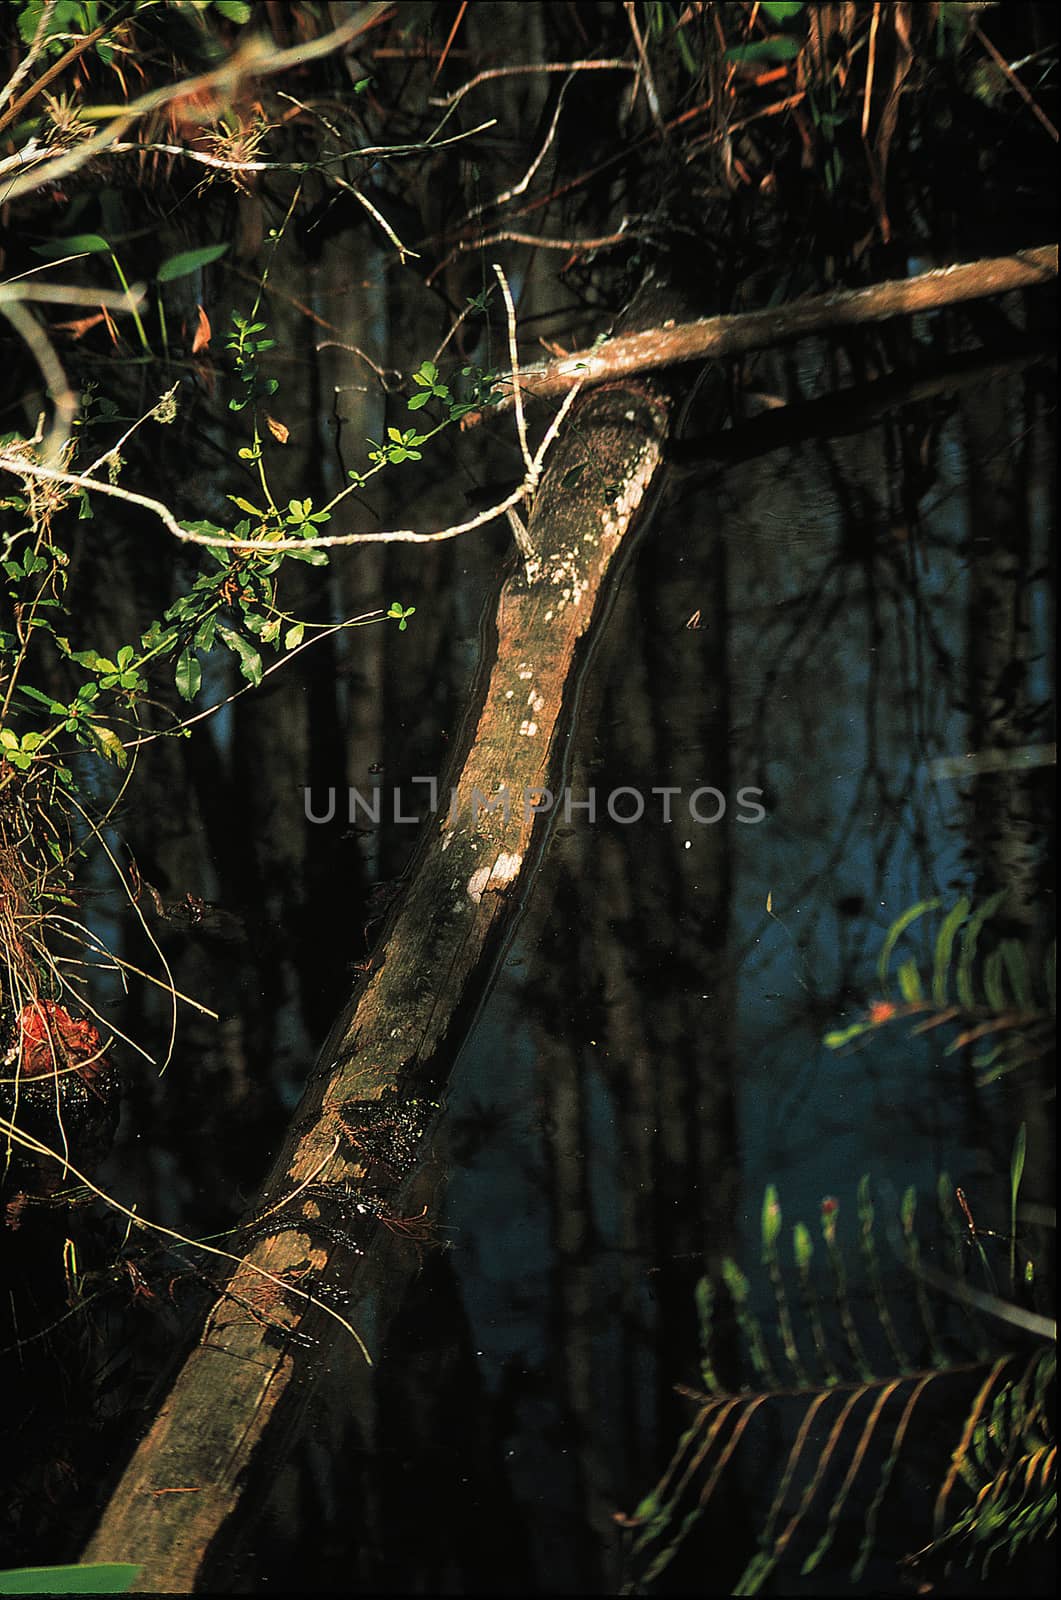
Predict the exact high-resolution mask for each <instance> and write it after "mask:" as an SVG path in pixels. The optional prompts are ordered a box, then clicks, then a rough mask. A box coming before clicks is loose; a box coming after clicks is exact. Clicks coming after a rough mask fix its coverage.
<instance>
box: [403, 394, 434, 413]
mask: <svg viewBox="0 0 1061 1600" xmlns="http://www.w3.org/2000/svg"><path fill="white" fill-rule="evenodd" d="M430 398H431V391H430V389H421V391H420V393H419V394H414V395H413V397H412V399H411V400H407V401H406V402H405V403H406V405H407V406H408V408H409V410H410V411H419V410H420V408H421V406H426V405H427V402H428V401H429V400H430Z"/></svg>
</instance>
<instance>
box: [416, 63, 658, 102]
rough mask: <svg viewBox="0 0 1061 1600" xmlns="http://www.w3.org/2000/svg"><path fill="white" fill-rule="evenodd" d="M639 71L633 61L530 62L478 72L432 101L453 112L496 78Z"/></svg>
mask: <svg viewBox="0 0 1061 1600" xmlns="http://www.w3.org/2000/svg"><path fill="white" fill-rule="evenodd" d="M638 70H639V69H638V67H637V66H636V64H635V63H634V62H632V61H614V60H607V61H528V62H526V63H525V64H524V65H522V66H517V67H489V68H488V69H487V70H486V71H485V72H477V73H476V74H475V77H474V78H469V79H468V82H467V83H466V84H464V85H463V87H462V88H460V89H456V90H455V91H454V92H453V94H448V95H445V96H443V97H441V98H435V99H432V101H431V104H432V105H433V106H445V107H446V108H447V110H450V111H452V109H453V107H454V106H455V105H459V103H460V102H461V101H462V100H463V99H464V96H465V95H466V94H469V93H470V92H471V90H472V89H477V88H478V87H479V85H480V84H481V83H490V82H492V81H493V80H494V79H495V78H515V77H520V76H521V75H522V76H528V75H530V74H533V73H549V72H637V71H638Z"/></svg>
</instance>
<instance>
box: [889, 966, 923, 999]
mask: <svg viewBox="0 0 1061 1600" xmlns="http://www.w3.org/2000/svg"><path fill="white" fill-rule="evenodd" d="M895 976H896V977H897V978H898V980H899V993H900V994H901V995H902V997H903V999H904V1000H905V1001H906V1003H907V1005H908V1006H916V1005H919V1004H920V1002H921V1001H922V1000H923V999H924V995H923V993H922V990H921V976H920V974H919V972H918V970H917V962H916V961H913V960H911V961H904V962H903V964H902V966H901V967H900V968H899V970H898V972H897V973H896V975H895Z"/></svg>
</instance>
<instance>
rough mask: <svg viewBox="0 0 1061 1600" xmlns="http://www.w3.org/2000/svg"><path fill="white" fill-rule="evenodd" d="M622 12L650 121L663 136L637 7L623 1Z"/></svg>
mask: <svg viewBox="0 0 1061 1600" xmlns="http://www.w3.org/2000/svg"><path fill="white" fill-rule="evenodd" d="M623 10H624V11H625V12H626V20H627V22H628V24H629V26H630V32H631V34H632V35H633V40H634V48H635V49H636V51H637V57H638V60H639V61H640V63H641V70H640V72H639V73H638V77H639V78H640V81H641V82H642V83H643V84H644V86H645V99H646V100H647V101H648V109H649V111H650V112H651V113H652V120H653V122H654V123H655V124H656V129H657V132H659V133H660V134H662V135H664V136H665V134H666V129H665V128H664V126H663V115H662V112H661V111H660V109H659V95H658V94H657V93H656V84H655V80H654V78H653V76H652V68H651V67H650V66H649V62H648V52H647V51H646V49H645V41H644V39H643V38H642V37H641V29H640V27H639V26H638V21H637V7H636V5H635V4H634V0H623ZM635 94H636V91H635Z"/></svg>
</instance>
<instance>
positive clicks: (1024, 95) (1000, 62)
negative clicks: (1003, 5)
mask: <svg viewBox="0 0 1061 1600" xmlns="http://www.w3.org/2000/svg"><path fill="white" fill-rule="evenodd" d="M972 32H973V33H975V34H976V37H977V38H978V39H979V40H980V43H981V44H982V45H983V47H984V49H985V50H986V51H987V53H988V55H989V56H990V57H991V59H992V61H993V62H994V63H995V66H996V67H997V68H998V70H999V71H1000V72H1001V73H1003V74H1004V75H1005V77H1007V78H1008V79H1009V81H1010V83H1011V84H1012V85H1013V87H1014V89H1016V91H1017V93H1018V94H1019V95H1020V97H1021V99H1022V100H1023V101H1024V104H1025V105H1026V106H1027V107H1028V110H1029V111H1030V112H1031V113H1032V115H1033V116H1034V117H1035V118H1036V120H1037V121H1038V122H1040V123H1042V125H1043V127H1044V128H1045V129H1046V131H1047V133H1048V134H1049V135H1050V137H1051V139H1053V140H1054V141H1055V143H1056V142H1057V138H1058V132H1057V129H1056V128H1055V127H1054V125H1053V123H1052V122H1051V121H1050V118H1049V117H1048V116H1047V115H1046V112H1045V111H1044V110H1043V108H1042V107H1041V106H1040V104H1039V102H1038V101H1037V100H1036V98H1035V96H1034V95H1033V94H1032V93H1031V91H1030V90H1029V89H1027V88H1025V86H1024V84H1023V83H1021V81H1020V79H1019V78H1018V77H1017V74H1016V73H1015V72H1014V70H1013V68H1012V67H1011V66H1010V64H1009V62H1008V61H1007V60H1006V58H1005V56H1004V55H1003V54H1002V52H1001V51H1000V50H998V49H996V47H995V46H994V45H993V44H992V43H991V40H990V39H989V38H988V37H987V34H986V33H985V32H984V30H983V29H982V28H981V26H980V18H979V17H978V16H976V15H975V13H974V15H973V19H972Z"/></svg>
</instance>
